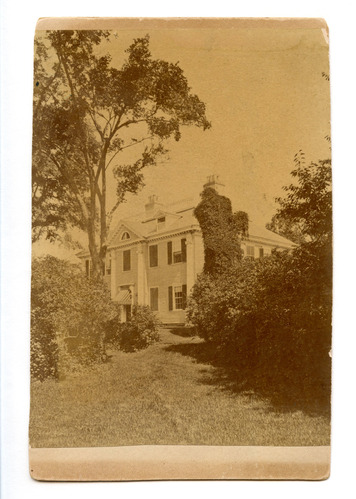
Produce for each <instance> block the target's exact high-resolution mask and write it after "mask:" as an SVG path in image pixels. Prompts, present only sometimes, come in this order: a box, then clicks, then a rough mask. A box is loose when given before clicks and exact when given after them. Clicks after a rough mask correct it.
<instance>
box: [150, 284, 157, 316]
mask: <svg viewBox="0 0 356 499" xmlns="http://www.w3.org/2000/svg"><path fill="white" fill-rule="evenodd" d="M150 307H151V310H153V312H157V311H158V288H151V289H150Z"/></svg>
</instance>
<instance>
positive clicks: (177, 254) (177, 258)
mask: <svg viewBox="0 0 356 499" xmlns="http://www.w3.org/2000/svg"><path fill="white" fill-rule="evenodd" d="M181 261H182V252H181V251H175V252H174V253H173V263H180V262H181Z"/></svg>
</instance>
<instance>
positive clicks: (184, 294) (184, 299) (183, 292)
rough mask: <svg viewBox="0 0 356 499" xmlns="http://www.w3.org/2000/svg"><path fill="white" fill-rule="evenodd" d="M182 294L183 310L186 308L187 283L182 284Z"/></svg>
mask: <svg viewBox="0 0 356 499" xmlns="http://www.w3.org/2000/svg"><path fill="white" fill-rule="evenodd" d="M182 295H183V310H185V309H186V308H187V285H186V284H183V285H182Z"/></svg>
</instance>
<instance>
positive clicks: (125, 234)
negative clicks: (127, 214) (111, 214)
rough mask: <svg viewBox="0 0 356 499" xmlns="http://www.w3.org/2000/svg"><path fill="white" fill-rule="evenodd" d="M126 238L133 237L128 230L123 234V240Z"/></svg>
mask: <svg viewBox="0 0 356 499" xmlns="http://www.w3.org/2000/svg"><path fill="white" fill-rule="evenodd" d="M125 239H131V238H130V234H129V233H128V232H124V233H123V234H122V236H121V240H122V241H125Z"/></svg>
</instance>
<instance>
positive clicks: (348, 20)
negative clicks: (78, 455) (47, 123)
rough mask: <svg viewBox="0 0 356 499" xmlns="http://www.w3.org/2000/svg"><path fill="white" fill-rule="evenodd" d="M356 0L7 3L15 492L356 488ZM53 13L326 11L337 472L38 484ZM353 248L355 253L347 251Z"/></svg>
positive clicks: (4, 359)
mask: <svg viewBox="0 0 356 499" xmlns="http://www.w3.org/2000/svg"><path fill="white" fill-rule="evenodd" d="M352 5H353V4H352V2H349V1H346V0H339V1H338V2H331V1H330V2H327V1H325V0H320V1H319V0H315V1H313V0H298V1H296V0H295V1H294V2H285V1H281V0H279V1H277V0H269V1H268V2H266V1H265V0H251V1H250V2H231V0H221V1H219V2H214V3H212V2H210V3H208V2H204V3H203V2H201V1H198V2H191V1H188V0H181V1H180V2H163V1H154V0H151V1H150V2H147V1H143V0H136V1H135V2H131V3H130V2H129V3H127V2H117V1H114V0H107V1H105V0H104V1H103V2H99V3H98V2H93V1H90V0H85V1H84V0H77V1H75V2H73V0H61V1H60V2H55V1H53V2H48V0H46V1H44V0H33V1H31V2H28V1H26V0H19V1H16V0H2V2H1V10H2V12H1V51H2V52H1V55H2V58H1V86H0V88H1V106H0V108H1V113H2V121H1V335H2V338H1V404H2V406H1V411H2V413H1V430H2V435H1V441H2V453H1V465H2V466H1V472H2V477H1V492H2V494H1V495H2V497H4V498H6V499H11V498H16V499H17V498H20V497H21V498H22V497H26V499H31V498H34V497H36V499H42V498H46V499H47V498H48V497H51V499H57V498H58V499H59V498H60V499H62V498H63V496H64V495H67V496H68V497H74V496H76V497H77V496H78V495H79V496H81V495H83V497H84V495H85V497H86V499H91V498H95V499H96V498H97V497H98V494H103V495H104V496H105V498H108V499H110V498H114V497H117V496H118V494H120V495H121V496H125V495H130V497H131V496H132V495H133V496H134V497H135V496H137V497H139V496H140V497H142V495H144V496H145V497H147V496H148V497H155V498H157V499H160V498H166V497H167V495H169V496H170V497H177V498H178V497H179V498H180V497H182V495H184V496H185V495H186V496H188V497H190V496H191V497H193V496H196V495H204V497H205V498H210V497H211V498H215V497H216V496H217V495H219V496H225V495H226V496H231V494H236V495H237V494H239V495H240V496H243V495H244V494H248V496H249V497H252V498H254V497H256V498H257V497H262V496H263V497H266V496H267V497H273V498H275V499H278V498H285V497H287V496H288V497H289V498H290V499H294V498H299V497H301V496H303V497H307V498H309V497H310V498H311V497H315V496H317V497H323V498H334V497H335V496H337V495H339V494H340V493H342V491H343V490H345V491H347V494H348V495H349V496H350V497H352V495H353V492H355V490H356V486H355V479H354V474H355V470H354V467H355V464H354V459H353V455H354V449H355V447H356V445H355V444H356V442H355V435H356V432H355V397H354V383H355V379H356V376H355V365H356V362H355V354H356V344H355V339H356V328H355V317H354V308H355V290H354V288H355V284H354V283H355V282H356V275H355V264H354V258H353V253H354V248H355V247H356V244H355V243H356V241H355V228H354V227H355V220H354V216H355V197H356V196H355V185H356V182H355V171H356V166H355V148H354V143H355V134H356V132H355V117H356V105H355V82H356V78H355V62H354V61H355V53H356V50H355V48H356V47H355V26H354V24H355V18H354V15H353V14H354V11H353V9H352ZM43 16H113V17H115V16H123V17H126V16H129V17H130V16H132V17H137V16H141V17H144V16H146V17H153V16H197V17H204V16H205V17H209V16H219V17H224V16H226V17H249V16H252V17H259V16H266V17H274V16H275V17H324V18H325V19H326V20H327V22H328V24H329V27H330V30H331V33H330V38H331V65H332V70H331V85H332V119H333V121H332V132H333V133H332V137H333V165H334V215H335V231H334V234H335V294H334V304H335V307H334V344H333V350H334V362H333V364H334V385H333V405H334V408H333V436H332V467H331V478H330V479H329V480H327V481H325V482H320V483H309V482H297V483H295V482H293V483H289V482H280V483H278V482H277V483H276V482H194V483H191V482H178V483H169V482H168V483H167V482H163V483H159V482H153V483H126V484H116V483H105V484H101V483H94V484H57V483H47V484H43V483H37V482H35V481H33V480H31V478H30V477H29V473H28V456H27V425H28V410H29V384H28V370H29V356H28V344H29V335H28V322H29V285H28V279H27V280H26V276H28V274H29V269H30V249H31V248H30V232H29V228H30V215H29V213H30V210H29V206H30V188H29V173H28V172H29V171H30V154H31V133H30V130H31V99H32V41H33V34H34V29H35V24H36V20H37V18H38V17H43ZM345 248H347V249H348V251H347V252H346V253H345Z"/></svg>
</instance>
